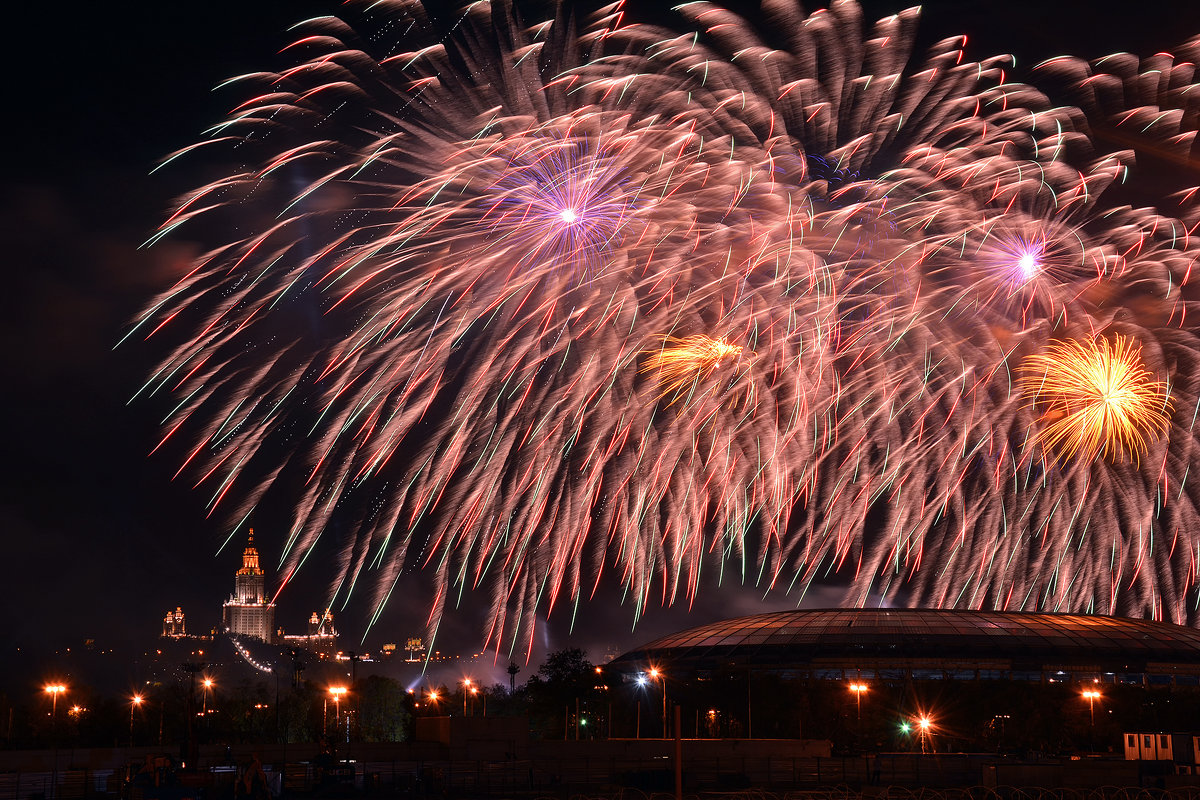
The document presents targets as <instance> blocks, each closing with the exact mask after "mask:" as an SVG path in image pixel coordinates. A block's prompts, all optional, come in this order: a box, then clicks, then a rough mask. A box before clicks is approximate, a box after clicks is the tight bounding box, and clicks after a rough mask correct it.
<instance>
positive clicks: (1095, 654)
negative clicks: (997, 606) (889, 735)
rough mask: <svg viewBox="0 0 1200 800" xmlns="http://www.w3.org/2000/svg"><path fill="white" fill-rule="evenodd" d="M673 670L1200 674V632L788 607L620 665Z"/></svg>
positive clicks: (660, 646) (662, 644)
mask: <svg viewBox="0 0 1200 800" xmlns="http://www.w3.org/2000/svg"><path fill="white" fill-rule="evenodd" d="M651 662H665V663H669V664H670V665H671V666H672V669H680V668H682V669H692V670H706V669H719V668H723V667H730V666H734V665H741V666H743V667H744V666H745V665H753V667H755V668H766V669H770V668H773V667H774V668H804V667H806V666H808V667H819V666H834V665H843V666H852V665H859V666H874V667H886V666H888V665H894V666H897V667H903V666H905V665H913V664H917V663H920V664H924V665H927V666H932V665H933V664H934V663H936V664H937V665H939V666H941V667H943V668H946V669H955V668H977V669H978V668H989V669H1000V670H1005V669H1007V670H1035V671H1039V670H1054V669H1063V668H1066V669H1076V670H1083V669H1091V670H1095V671H1111V672H1147V671H1151V672H1168V673H1192V674H1196V673H1200V631H1198V630H1194V629H1192V628H1185V627H1182V626H1179V625H1173V624H1170V623H1166V622H1154V621H1150V620H1139V619H1125V618H1120V617H1104V616H1092V615H1084V614H1039V613H1029V612H1007V611H957V610H934V609H833V610H823V611H801V610H797V611H780V612H774V613H769V614H755V615H753V616H749V617H739V618H736V619H729V620H724V621H721V622H714V623H711V624H708V625H701V626H700V627H697V628H691V629H689V630H685V631H681V632H679V633H676V634H672V635H670V636H664V637H662V638H661V639H657V640H655V641H653V642H650V643H648V644H646V645H643V646H642V647H639V648H637V649H636V650H633V651H630V652H628V653H626V654H625V655H623V656H621V657H619V658H618V659H616V660H615V661H614V662H613V666H615V667H616V668H617V669H622V668H624V669H636V668H638V665H639V664H646V663H651Z"/></svg>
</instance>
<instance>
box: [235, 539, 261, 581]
mask: <svg viewBox="0 0 1200 800" xmlns="http://www.w3.org/2000/svg"><path fill="white" fill-rule="evenodd" d="M237 574H238V575H262V574H263V571H262V568H261V567H259V566H258V550H257V549H255V547H254V528H251V529H250V539H249V541H247V542H246V549H245V550H243V551H242V568H241V569H239V570H238V571H237Z"/></svg>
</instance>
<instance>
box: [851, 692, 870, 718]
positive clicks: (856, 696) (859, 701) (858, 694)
mask: <svg viewBox="0 0 1200 800" xmlns="http://www.w3.org/2000/svg"><path fill="white" fill-rule="evenodd" d="M850 691H852V692H854V703H855V705H856V706H857V707H858V724H859V725H860V726H861V725H862V696H863V692H866V691H870V688H869V687H868V686H867V685H866V684H865V683H857V682H856V683H852V684H850Z"/></svg>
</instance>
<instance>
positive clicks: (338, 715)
mask: <svg viewBox="0 0 1200 800" xmlns="http://www.w3.org/2000/svg"><path fill="white" fill-rule="evenodd" d="M346 691H347V689H346V687H345V686H330V687H329V694H330V696H332V697H333V729H334V730H338V727H339V726H340V724H341V719H342V697H343V696H344V695H345V694H346ZM349 740H350V735H349V733H348V732H347V734H346V741H349Z"/></svg>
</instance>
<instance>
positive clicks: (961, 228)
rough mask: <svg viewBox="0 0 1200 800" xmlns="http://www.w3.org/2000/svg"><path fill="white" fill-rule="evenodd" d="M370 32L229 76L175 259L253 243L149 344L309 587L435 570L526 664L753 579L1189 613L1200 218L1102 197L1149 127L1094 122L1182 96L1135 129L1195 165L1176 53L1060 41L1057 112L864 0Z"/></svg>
mask: <svg viewBox="0 0 1200 800" xmlns="http://www.w3.org/2000/svg"><path fill="white" fill-rule="evenodd" d="M346 14H347V15H348V17H350V21H349V22H346V21H342V20H337V19H332V18H321V19H318V20H312V21H310V22H309V23H307V24H306V27H305V29H304V34H303V36H302V38H301V40H300V42H299V43H298V44H297V46H296V47H295V48H293V49H292V50H290V51H289V52H292V53H295V54H297V57H298V58H299V59H300V63H299V64H297V65H296V66H294V67H291V68H289V69H286V70H283V71H281V72H278V73H273V74H260V75H255V76H248V77H247V78H245V79H244V80H242V81H240V84H241V85H250V84H257V85H260V86H261V90H260V91H258V92H257V93H255V94H253V95H252V97H251V99H250V100H248V101H247V102H245V103H243V104H242V105H240V106H238V107H237V109H236V110H235V111H234V112H233V113H232V115H231V117H230V119H229V120H227V121H226V122H225V123H224V124H222V125H221V126H218V128H217V129H216V135H215V137H214V138H213V139H212V140H211V141H210V142H208V143H206V144H209V145H211V146H212V148H214V149H213V152H216V148H220V147H226V146H227V147H230V148H231V149H230V150H229V151H228V153H229V155H230V158H232V159H234V160H236V163H239V164H243V165H245V166H243V167H242V168H239V169H234V170H231V171H230V174H229V175H227V176H226V177H223V178H220V179H218V180H216V181H214V182H213V183H211V184H209V185H207V186H204V187H202V188H200V189H199V190H197V191H196V192H194V193H193V194H191V195H189V196H188V197H186V198H184V199H183V200H182V201H181V203H180V205H179V208H178V209H177V210H176V212H175V214H173V215H172V216H171V217H170V219H169V220H168V222H167V223H166V224H164V225H163V228H162V230H161V231H160V233H159V234H158V236H168V235H170V236H179V235H182V233H181V231H186V230H187V229H188V226H192V227H194V228H199V229H200V231H201V232H209V231H239V233H238V234H237V235H236V236H232V237H230V236H224V237H222V236H220V235H217V236H216V237H215V241H214V242H213V244H212V246H211V248H210V250H209V252H208V254H207V255H206V256H204V257H203V258H202V259H200V260H199V262H198V263H197V264H196V266H195V269H193V270H192V271H191V272H190V273H189V274H188V275H187V277H185V278H184V279H183V280H182V281H180V283H179V284H178V285H177V286H175V287H173V288H172V289H171V290H169V291H168V292H167V293H165V294H164V295H163V296H162V297H161V298H159V299H158V300H157V301H156V302H155V303H153V304H152V305H151V307H150V308H149V309H148V311H147V312H146V314H145V315H144V316H143V318H142V319H141V320H140V321H139V323H138V325H137V326H136V327H135V330H138V331H141V332H149V333H152V334H153V336H154V338H155V339H164V338H165V339H169V340H170V346H169V348H168V351H167V355H166V356H165V357H164V358H163V359H162V362H161V365H160V367H159V368H158V370H157V371H156V372H155V373H154V375H153V376H152V378H151V380H150V381H149V382H148V384H147V386H146V391H147V392H148V393H150V392H161V393H171V394H172V395H174V400H173V402H172V404H171V410H170V414H169V420H168V422H167V425H166V428H167V431H168V432H167V434H166V435H165V437H164V438H165V439H168V440H169V439H172V438H181V439H182V438H184V437H186V439H187V442H188V444H187V451H188V452H187V454H186V455H185V457H184V460H185V466H186V470H187V471H189V472H190V473H191V474H195V475H197V476H198V477H199V483H201V484H203V485H207V486H208V487H210V489H211V497H212V501H211V505H212V507H213V509H214V511H215V512H224V513H225V514H226V515H227V516H228V517H229V518H231V519H232V520H234V521H235V523H240V522H241V521H242V520H245V519H246V518H248V517H249V516H250V515H252V514H254V513H255V512H256V510H258V509H261V508H264V507H286V508H289V509H291V510H292V512H291V521H290V528H289V530H288V532H287V535H286V537H285V542H284V550H285V556H284V563H283V565H282V566H283V567H284V568H285V569H289V570H290V569H293V568H296V567H298V566H299V565H300V564H301V563H302V562H303V561H304V560H305V558H306V556H307V555H308V554H309V553H310V552H312V550H313V548H314V546H315V544H316V542H317V541H318V540H319V539H320V538H321V537H322V535H324V534H325V532H326V531H328V530H338V531H349V533H346V534H342V535H344V546H343V547H342V548H341V554H342V557H341V560H340V562H339V563H338V564H337V566H336V569H335V570H334V573H335V574H334V580H333V582H332V585H331V588H330V595H331V596H332V597H333V598H334V599H337V598H341V599H343V600H344V599H345V598H346V597H347V596H348V594H349V593H350V591H351V590H352V589H353V588H354V587H355V586H356V585H358V584H359V583H360V582H363V581H365V579H366V578H368V577H373V578H374V580H372V581H370V582H369V584H370V586H372V587H373V589H372V591H373V596H372V599H373V602H374V607H375V609H376V614H377V615H378V614H379V613H381V612H382V610H383V609H384V607H385V606H386V603H387V600H388V597H389V596H390V593H391V591H392V588H393V587H394V586H395V585H396V582H397V581H399V580H401V579H402V578H403V576H404V575H405V574H406V573H408V572H410V571H413V570H416V569H425V570H428V571H429V572H430V573H431V574H432V575H433V576H434V578H435V580H436V585H437V592H436V595H435V597H434V598H433V600H432V602H431V604H430V608H429V617H428V620H429V625H430V628H431V629H432V630H433V631H436V628H437V625H438V620H439V619H441V617H442V615H443V614H444V613H445V612H446V611H447V610H449V609H450V608H451V607H452V605H453V604H454V603H455V602H457V600H456V597H461V596H462V595H463V594H464V593H466V592H469V591H474V590H478V591H483V592H486V593H487V594H488V596H489V598H490V607H491V623H490V626H489V628H488V632H487V635H488V638H489V640H490V642H491V643H493V644H495V645H496V646H499V647H507V648H510V649H511V648H514V647H517V646H518V643H519V642H520V640H519V639H517V638H515V636H516V632H517V631H524V632H525V634H526V636H531V635H532V628H533V624H534V621H535V619H536V616H537V615H538V614H539V613H543V612H546V611H548V610H550V609H552V608H554V607H556V606H557V605H559V604H569V605H572V606H574V605H576V604H579V603H581V602H583V601H584V600H586V599H587V598H588V597H589V596H590V595H591V594H593V593H594V592H595V591H596V589H597V587H598V586H599V585H600V583H601V581H602V580H604V579H605V576H609V575H611V576H612V577H611V578H609V579H610V580H615V581H616V582H618V583H619V584H620V585H621V586H622V587H624V589H626V590H627V592H628V596H629V597H630V598H632V602H633V605H634V607H635V611H634V613H635V615H636V614H638V613H640V610H641V609H642V608H643V607H644V606H645V605H646V604H648V603H650V602H652V601H655V600H657V601H659V602H663V603H672V602H676V601H678V600H681V599H686V600H688V601H691V600H693V599H694V598H695V594H696V592H697V591H698V589H699V586H700V585H701V575H702V573H703V571H704V570H707V569H713V568H715V569H717V570H721V571H724V568H725V565H726V564H728V563H730V562H733V563H735V564H738V565H739V566H738V568H737V569H736V570H734V572H736V574H738V575H739V576H740V579H741V580H743V581H746V582H753V583H755V584H756V585H758V586H760V587H763V588H764V589H770V588H777V589H779V590H781V591H783V590H788V589H792V590H794V591H795V592H796V595H797V596H798V597H802V596H803V592H804V591H805V590H806V589H807V587H808V586H810V585H812V584H813V583H814V582H818V581H822V580H827V579H832V580H835V581H837V582H839V583H841V584H843V585H848V586H849V595H848V597H849V601H851V602H858V603H863V602H868V601H869V600H870V598H872V597H876V596H878V595H879V594H883V595H884V596H887V597H889V598H894V599H900V600H903V601H907V602H912V603H919V604H928V605H941V606H966V607H991V608H1025V609H1031V608H1039V609H1051V610H1071V611H1105V612H1126V613H1149V614H1153V615H1156V616H1160V617H1167V618H1170V619H1174V620H1177V621H1183V620H1188V619H1194V618H1196V612H1195V611H1194V605H1193V602H1194V601H1195V600H1196V597H1195V580H1194V578H1195V572H1196V570H1195V563H1196V561H1197V560H1200V544H1198V543H1197V542H1196V541H1195V540H1194V537H1193V536H1192V535H1191V534H1190V533H1188V532H1189V531H1194V530H1198V529H1200V488H1198V487H1197V485H1196V483H1195V481H1194V480H1190V479H1189V475H1190V473H1191V472H1192V470H1191V467H1192V466H1193V465H1194V463H1195V461H1196V459H1197V458H1198V457H1200V445H1198V443H1197V438H1196V436H1195V432H1194V430H1193V422H1194V419H1195V409H1196V408H1197V407H1198V404H1200V356H1198V354H1200V341H1198V340H1197V337H1196V336H1195V334H1194V333H1193V331H1192V329H1191V328H1190V327H1189V325H1190V321H1191V320H1192V319H1193V318H1194V317H1195V313H1196V311H1197V310H1200V309H1197V308H1196V303H1197V302H1200V296H1198V295H1197V294H1196V292H1195V290H1194V289H1193V283H1192V281H1191V274H1192V270H1193V267H1194V264H1195V261H1196V259H1197V256H1198V255H1200V247H1198V246H1197V244H1196V243H1195V241H1194V239H1193V237H1192V236H1191V232H1192V229H1191V227H1190V225H1191V224H1192V223H1191V222H1189V220H1190V219H1191V217H1190V216H1189V215H1190V214H1191V213H1192V212H1191V211H1189V209H1190V208H1191V206H1190V205H1188V203H1189V202H1190V200H1189V198H1191V197H1193V195H1192V194H1188V192H1187V191H1186V190H1184V191H1182V192H1181V193H1180V194H1178V195H1177V196H1176V197H1175V199H1174V200H1173V201H1172V202H1173V203H1175V209H1174V215H1173V211H1172V209H1158V208H1145V207H1132V206H1130V205H1128V204H1127V203H1125V202H1124V201H1118V200H1113V199H1112V198H1113V195H1114V192H1115V191H1116V189H1114V187H1120V191H1123V192H1126V193H1128V192H1130V191H1131V190H1135V189H1137V187H1138V175H1139V173H1138V172H1137V170H1136V159H1135V158H1133V156H1134V153H1132V152H1130V150H1129V147H1134V149H1136V147H1137V146H1140V145H1139V144H1138V143H1137V142H1134V143H1133V144H1132V145H1128V146H1127V144H1128V143H1127V142H1126V141H1125V140H1121V146H1122V148H1123V149H1120V150H1112V149H1110V148H1108V147H1107V145H1106V142H1107V141H1109V140H1108V139H1105V138H1104V137H1099V136H1095V135H1093V133H1094V132H1093V128H1094V127H1096V126H1099V125H1112V124H1116V125H1117V127H1118V128H1120V129H1121V130H1126V129H1129V127H1130V125H1131V124H1133V123H1132V122H1130V121H1133V120H1141V121H1144V120H1146V119H1152V120H1157V119H1158V118H1157V117H1153V115H1152V112H1151V110H1150V108H1151V107H1152V106H1153V105H1154V104H1156V103H1159V104H1163V105H1164V106H1165V107H1169V108H1170V109H1172V110H1171V111H1170V113H1168V114H1166V115H1165V116H1164V117H1162V121H1161V122H1156V124H1155V125H1150V126H1148V127H1147V126H1144V125H1143V126H1142V128H1140V129H1139V131H1141V132H1143V133H1144V131H1146V130H1148V131H1149V132H1150V133H1149V134H1148V135H1151V136H1153V135H1154V134H1155V132H1156V131H1161V133H1162V136H1164V137H1166V142H1165V146H1167V147H1168V149H1169V151H1170V152H1171V153H1178V152H1180V148H1181V147H1183V143H1184V142H1185V140H1186V142H1190V141H1191V139H1190V138H1188V136H1189V134H1194V130H1193V128H1194V119H1195V115H1194V113H1193V112H1194V111H1195V105H1194V102H1195V101H1194V98H1196V97H1200V90H1196V91H1189V89H1193V88H1194V87H1192V85H1191V84H1190V80H1191V79H1190V77H1188V76H1189V75H1190V74H1191V73H1188V72H1187V71H1186V69H1184V68H1183V67H1182V65H1179V64H1174V65H1173V66H1171V69H1170V78H1169V80H1166V81H1165V82H1164V81H1163V80H1158V81H1157V82H1150V81H1149V80H1148V79H1142V78H1139V77H1138V75H1141V74H1143V73H1146V74H1155V70H1157V69H1159V68H1161V67H1162V64H1160V63H1159V61H1161V59H1159V60H1158V61H1154V62H1153V63H1150V64H1148V65H1146V69H1145V70H1143V72H1139V71H1138V70H1139V65H1138V63H1137V62H1136V60H1134V61H1129V60H1128V59H1126V60H1119V62H1113V63H1111V64H1105V65H1093V66H1089V65H1084V64H1082V63H1081V62H1077V61H1074V60H1070V59H1064V60H1059V61H1056V62H1054V63H1053V64H1052V65H1048V66H1046V67H1045V68H1044V70H1043V74H1047V75H1053V76H1055V77H1056V78H1063V77H1065V78H1066V80H1067V82H1069V83H1071V84H1072V86H1074V87H1075V88H1074V91H1076V92H1077V94H1078V96H1079V98H1080V99H1079V105H1078V107H1070V106H1066V107H1060V106H1054V105H1052V104H1051V103H1049V101H1047V99H1046V96H1045V95H1044V94H1043V93H1042V92H1040V91H1038V90H1037V89H1036V88H1033V87H1030V86H1026V85H1022V84H1015V83H1011V82H1009V80H1008V75H1007V70H1008V67H1009V65H1010V63H1011V61H1010V60H1009V59H1007V58H992V59H986V60H983V61H978V62H972V61H970V60H969V59H967V58H966V55H965V53H964V51H963V47H964V40H963V39H962V37H957V38H954V39H948V40H945V41H943V42H941V43H939V44H937V45H936V46H934V47H933V48H932V49H931V50H930V52H929V53H928V54H926V55H924V56H923V57H914V55H913V53H912V48H913V42H914V41H915V35H916V34H915V31H916V25H917V22H918V14H917V12H916V11H915V10H909V11H906V12H904V13H902V14H900V15H897V16H894V17H889V18H887V19H884V20H881V21H879V22H878V23H876V24H875V25H873V26H866V25H864V23H863V19H862V12H861V9H859V7H858V6H857V5H856V4H854V3H853V2H847V1H846V0H840V1H839V2H835V3H833V5H832V6H831V7H830V8H829V9H828V10H825V11H820V12H817V13H814V14H812V15H805V14H804V13H803V12H802V11H801V10H800V9H799V8H798V6H796V5H794V4H793V3H790V2H782V1H781V2H771V3H767V4H765V9H764V12H763V18H762V19H761V20H759V21H758V22H759V24H755V23H754V22H753V21H748V20H746V19H742V18H740V17H738V16H737V15H735V14H733V13H732V12H729V11H727V10H724V9H722V8H720V7H718V6H715V5H713V4H710V3H689V4H686V5H685V6H684V7H683V8H682V10H681V14H682V17H683V20H682V24H683V25H684V29H683V30H681V31H673V30H662V29H658V28H654V27H649V26H642V25H634V24H628V23H627V22H626V21H625V20H624V19H623V17H622V15H621V8H620V7H619V6H614V7H612V8H609V9H606V10H605V11H604V12H603V13H602V14H601V15H600V16H598V17H597V18H595V19H594V20H592V21H591V22H590V23H588V24H587V25H586V26H585V27H583V29H582V30H577V29H576V28H575V27H574V26H573V25H572V24H570V22H569V19H570V15H568V14H560V15H559V16H558V17H557V18H556V19H555V20H553V21H547V22H543V23H538V24H534V25H531V26H526V25H523V24H521V23H519V22H518V21H517V15H516V14H515V12H513V10H512V9H511V8H509V7H508V6H506V5H504V4H493V5H489V4H473V5H471V6H470V8H469V10H468V11H467V12H465V13H464V14H463V15H462V16H459V17H454V18H453V19H452V21H451V22H450V23H449V25H448V26H443V25H442V24H441V23H439V22H437V21H436V20H434V19H432V18H431V17H430V16H429V15H428V14H426V13H425V10H424V9H423V7H422V6H421V5H420V4H419V3H417V2H413V1H412V0H386V1H385V2H373V3H364V4H362V5H354V4H351V5H350V6H348V7H347V9H346ZM359 30H362V31H364V32H365V34H364V35H360V34H359V33H358V32H357V31H359ZM396 31H404V33H403V34H402V35H399V39H397V38H396V37H397V36H398V34H397V33H396ZM1172 64H1173V62H1172ZM1105 67H1107V68H1110V69H1111V72H1112V76H1110V77H1111V80H1098V79H1097V78H1098V77H1099V75H1100V74H1109V73H1100V72H1099V71H1100V70H1101V69H1102V68H1105ZM1113 76H1115V77H1113ZM1117 85H1120V86H1121V87H1124V88H1123V91H1124V93H1123V94H1121V93H1114V91H1109V89H1111V87H1113V86H1117ZM1105 87H1108V89H1106V88H1105ZM1118 94H1119V95H1120V96H1119V97H1117V96H1116V95H1118ZM1114 98H1115V99H1114ZM1123 103H1125V104H1129V103H1132V104H1133V107H1130V108H1124V110H1123V111H1120V110H1118V107H1119V106H1121V105H1122V104H1123ZM1122 114H1123V116H1122ZM1114 120H1115V121H1116V122H1115V123H1114ZM1189 126H1192V127H1191V128H1189ZM1141 135H1142V133H1139V136H1141ZM1181 137H1182V138H1181ZM1139 141H1141V140H1139ZM191 151H196V152H198V153H199V152H205V151H204V150H200V149H199V148H198V147H197V148H189V149H188V151H185V152H191ZM192 157H195V155H194V154H193V155H192ZM198 235H200V234H198ZM1097 332H1105V336H1103V337H1102V336H1099V335H1098V333H1097ZM172 337H173V338H172ZM1106 337H1108V338H1106ZM1134 342H1136V343H1137V344H1134ZM1031 353H1032V354H1034V355H1029V354H1031ZM1160 379H1161V380H1163V381H1167V382H1169V384H1170V392H1169V394H1168V392H1167V389H1166V387H1165V385H1164V383H1161V382H1160ZM1031 431H1037V433H1036V435H1033V436H1031V435H1030V432H1031ZM1045 450H1049V451H1051V452H1053V453H1054V454H1055V458H1049V459H1047V458H1041V457H1040V453H1041V452H1043V451H1045ZM1097 455H1099V456H1103V458H1099V459H1097V458H1093V457H1094V456H1097ZM260 527H261V526H260ZM1163 539H1169V540H1170V541H1171V542H1172V544H1171V546H1170V547H1169V548H1166V550H1167V551H1168V552H1167V554H1164V548H1163V547H1161V546H1156V545H1155V541H1156V540H1158V541H1162V540H1163ZM1067 575H1070V578H1069V579H1068V578H1067V577H1066V576H1067ZM525 642H526V645H527V644H528V642H529V639H528V638H527V639H525Z"/></svg>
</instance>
